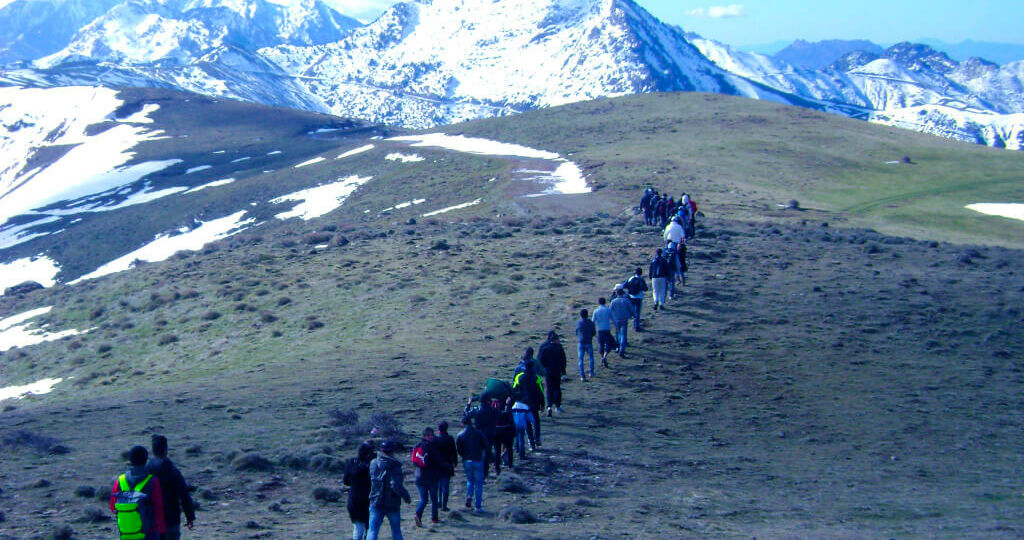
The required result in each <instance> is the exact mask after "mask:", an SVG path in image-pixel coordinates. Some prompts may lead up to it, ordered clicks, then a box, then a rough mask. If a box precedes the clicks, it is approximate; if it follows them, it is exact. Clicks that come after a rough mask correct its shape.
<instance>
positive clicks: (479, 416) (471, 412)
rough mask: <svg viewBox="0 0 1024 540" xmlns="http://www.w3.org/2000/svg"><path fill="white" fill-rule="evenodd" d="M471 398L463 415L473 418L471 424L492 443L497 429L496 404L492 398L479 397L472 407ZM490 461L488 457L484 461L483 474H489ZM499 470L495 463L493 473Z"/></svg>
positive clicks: (497, 411)
mask: <svg viewBox="0 0 1024 540" xmlns="http://www.w3.org/2000/svg"><path fill="white" fill-rule="evenodd" d="M472 403H473V398H470V400H469V403H467V404H466V408H465V409H464V410H463V416H468V417H470V418H472V419H473V424H474V425H475V426H476V428H477V429H478V430H479V431H480V433H483V434H484V437H487V440H488V441H491V442H492V444H493V441H494V438H495V430H496V429H497V428H496V426H495V423H496V422H497V419H498V413H499V410H498V406H497V404H495V400H494V399H481V400H480V405H479V406H478V407H475V408H474V407H472ZM490 471H491V463H490V459H488V460H486V461H485V462H484V476H487V475H488V474H490ZM500 472H501V469H500V467H499V466H498V465H497V464H495V474H498V473H500Z"/></svg>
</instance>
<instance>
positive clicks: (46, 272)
mask: <svg viewBox="0 0 1024 540" xmlns="http://www.w3.org/2000/svg"><path fill="white" fill-rule="evenodd" d="M59 273H60V265H58V264H57V262H56V261H54V260H53V259H51V258H49V257H46V256H39V257H25V258H23V259H18V260H15V261H11V262H9V263H3V264H0V296H3V293H4V290H5V289H6V288H7V287H11V286H14V285H17V284H19V283H24V282H26V281H35V282H36V283H38V284H40V285H42V286H43V287H53V285H54V284H55V283H56V282H57V279H56V278H57V274H59Z"/></svg>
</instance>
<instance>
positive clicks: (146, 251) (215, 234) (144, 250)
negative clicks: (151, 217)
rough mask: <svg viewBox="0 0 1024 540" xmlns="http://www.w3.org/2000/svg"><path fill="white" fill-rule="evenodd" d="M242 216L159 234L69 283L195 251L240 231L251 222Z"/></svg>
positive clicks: (227, 217) (243, 213) (233, 216)
mask: <svg viewBox="0 0 1024 540" xmlns="http://www.w3.org/2000/svg"><path fill="white" fill-rule="evenodd" d="M244 215H245V210H242V211H240V212H235V213H234V214H231V215H230V216H225V217H222V218H220V219H214V220H211V221H205V222H202V223H201V224H200V225H199V227H197V228H195V229H192V230H189V231H187V232H182V233H181V234H176V235H166V234H162V235H159V236H157V237H156V238H155V239H154V240H153V241H152V242H150V243H149V244H146V245H145V246H143V247H141V248H139V249H136V250H135V251H132V252H131V253H128V254H126V255H123V256H121V257H118V258H117V259H114V260H113V261H110V262H109V263H107V264H105V265H103V266H101V267H99V268H97V269H96V270H94V271H93V272H90V273H88V274H86V275H84V276H82V277H80V278H78V279H76V280H74V281H72V282H71V284H75V283H80V282H82V281H85V280H87V279H94V278H98V277H101V276H105V275H108V274H113V273H116V272H121V271H124V270H128V269H130V268H131V267H132V266H134V265H135V261H145V262H158V261H163V260H166V259H168V258H170V257H171V255H174V254H175V253H177V252H179V251H198V250H200V249H202V248H203V246H205V245H206V244H209V243H210V242H213V241H215V240H220V239H221V238H227V237H229V236H231V235H234V234H237V233H240V232H242V231H243V230H245V228H246V226H247V225H251V224H252V223H254V222H255V220H254V219H247V220H243V219H242V217H243V216H244Z"/></svg>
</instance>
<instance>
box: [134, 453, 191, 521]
mask: <svg viewBox="0 0 1024 540" xmlns="http://www.w3.org/2000/svg"><path fill="white" fill-rule="evenodd" d="M150 440H151V443H152V448H153V457H152V458H150V460H149V462H148V463H146V469H148V470H149V472H150V474H153V475H154V476H156V478H157V479H159V480H160V490H161V492H162V493H161V495H162V496H163V500H164V524H165V525H166V527H167V532H165V533H164V534H163V535H161V536H160V540H179V539H180V538H181V512H182V511H184V512H185V526H186V527H188V530H190V531H191V530H192V526H193V524H194V523H195V520H196V509H195V505H194V504H193V503H192V496H191V495H189V490H188V484H187V483H185V477H184V476H182V475H181V471H179V470H178V468H177V467H175V466H174V463H173V462H171V460H170V459H169V458H168V457H167V437H164V436H163V435H153V437H152V438H151V439H150Z"/></svg>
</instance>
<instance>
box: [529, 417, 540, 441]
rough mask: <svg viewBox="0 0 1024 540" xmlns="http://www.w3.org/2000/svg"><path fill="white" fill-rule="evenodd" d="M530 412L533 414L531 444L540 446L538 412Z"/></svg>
mask: <svg viewBox="0 0 1024 540" xmlns="http://www.w3.org/2000/svg"><path fill="white" fill-rule="evenodd" d="M530 412H531V413H533V443H534V444H536V445H537V446H540V410H539V409H536V408H534V409H531V410H530ZM527 431H529V429H527Z"/></svg>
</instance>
